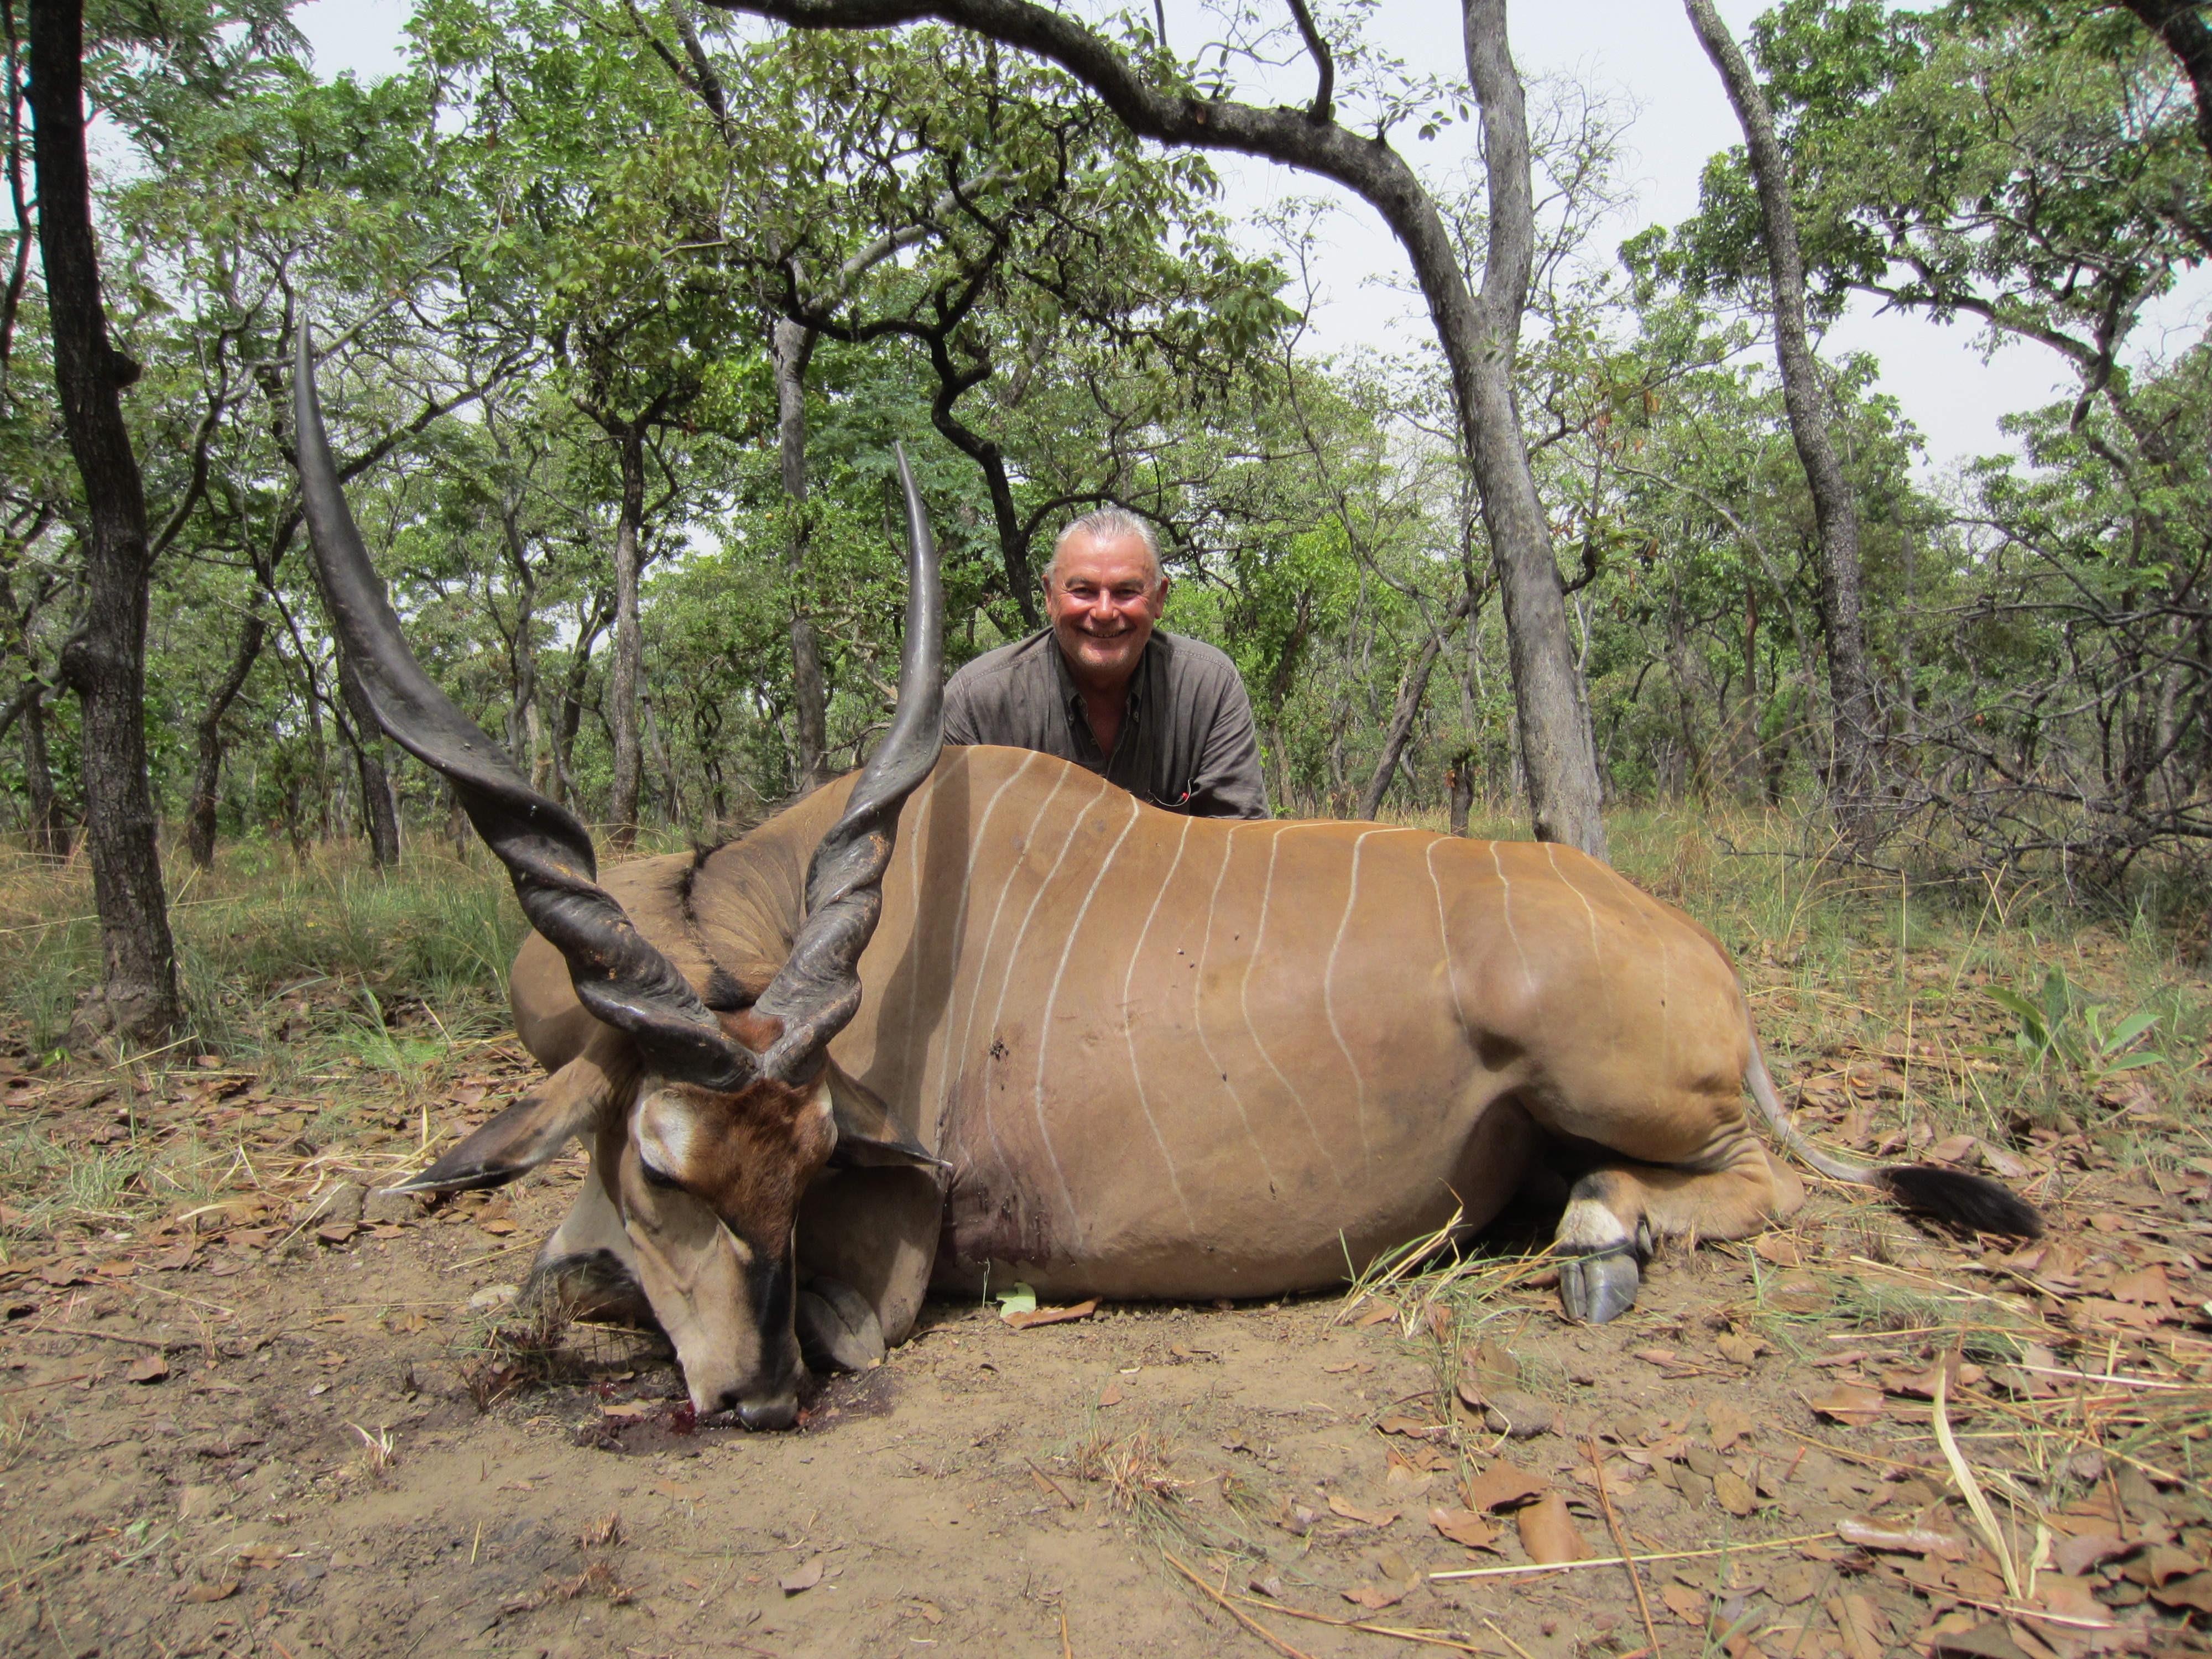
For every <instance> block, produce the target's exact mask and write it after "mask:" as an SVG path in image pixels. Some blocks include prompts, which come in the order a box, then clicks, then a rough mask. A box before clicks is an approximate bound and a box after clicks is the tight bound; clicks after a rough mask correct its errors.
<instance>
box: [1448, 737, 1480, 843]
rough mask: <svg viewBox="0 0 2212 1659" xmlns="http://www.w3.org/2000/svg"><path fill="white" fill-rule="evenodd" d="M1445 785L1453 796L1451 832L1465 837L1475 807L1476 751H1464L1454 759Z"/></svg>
mask: <svg viewBox="0 0 2212 1659" xmlns="http://www.w3.org/2000/svg"><path fill="white" fill-rule="evenodd" d="M1444 784H1445V787H1446V788H1447V789H1448V790H1449V792H1450V795H1451V832H1452V834H1454V835H1455V836H1462V837H1464V836H1466V834H1467V815H1468V811H1469V810H1470V809H1471V808H1472V807H1473V806H1474V750H1472V749H1462V750H1460V751H1459V753H1458V754H1456V755H1455V756H1453V757H1452V763H1451V770H1450V771H1449V772H1448V773H1446V774H1445V775H1444Z"/></svg>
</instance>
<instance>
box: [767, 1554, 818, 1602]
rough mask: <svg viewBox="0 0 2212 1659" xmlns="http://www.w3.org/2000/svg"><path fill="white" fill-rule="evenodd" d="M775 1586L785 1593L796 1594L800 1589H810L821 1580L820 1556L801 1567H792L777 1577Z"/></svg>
mask: <svg viewBox="0 0 2212 1659" xmlns="http://www.w3.org/2000/svg"><path fill="white" fill-rule="evenodd" d="M775 1582H776V1587H777V1588H778V1589H781V1590H782V1592H783V1593H784V1594H785V1595H798V1594H799V1592H800V1591H801V1590H811V1589H813V1588H814V1587H815V1586H816V1585H817V1584H818V1583H821V1582H822V1558H821V1557H820V1556H818V1555H817V1556H816V1557H814V1558H813V1559H811V1560H810V1561H809V1562H807V1563H806V1565H805V1566H803V1567H793V1569H792V1570H791V1571H789V1572H787V1573H786V1574H784V1575H783V1577H781V1578H779V1579H777V1580H776V1581H775Z"/></svg>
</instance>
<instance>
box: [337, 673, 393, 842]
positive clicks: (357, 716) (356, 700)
mask: <svg viewBox="0 0 2212 1659" xmlns="http://www.w3.org/2000/svg"><path fill="white" fill-rule="evenodd" d="M337 658H338V693H339V695H340V696H343V698H344V699H345V712H346V721H347V726H348V727H349V729H348V730H347V731H346V732H345V734H344V735H345V739H346V741H347V743H348V744H350V745H351V746H352V748H353V758H354V769H355V770H356V772H357V773H359V775H360V777H361V821H362V829H366V830H367V831H368V854H369V857H370V859H371V860H373V861H374V863H375V865H376V867H377V868H378V869H379V870H395V869H397V868H398V866H399V814H398V810H397V809H396V808H395V807H394V806H393V805H392V780H391V777H390V775H388V774H387V773H386V770H385V766H384V735H383V734H384V727H383V726H380V725H379V724H378V722H377V719H376V710H375V709H374V708H372V707H370V705H369V701H368V691H367V690H365V689H364V688H363V687H362V683H361V677H360V676H359V675H357V674H356V673H355V672H354V666H353V659H351V658H350V657H349V656H347V655H346V653H344V651H343V649H341V650H340V651H339V652H338V653H337Z"/></svg>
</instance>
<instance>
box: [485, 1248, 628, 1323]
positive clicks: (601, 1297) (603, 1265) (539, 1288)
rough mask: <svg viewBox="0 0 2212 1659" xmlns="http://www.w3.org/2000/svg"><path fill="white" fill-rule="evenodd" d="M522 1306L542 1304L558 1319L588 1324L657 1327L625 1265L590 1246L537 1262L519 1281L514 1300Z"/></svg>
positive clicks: (610, 1253)
mask: <svg viewBox="0 0 2212 1659" xmlns="http://www.w3.org/2000/svg"><path fill="white" fill-rule="evenodd" d="M515 1300H516V1303H517V1305H519V1306H522V1307H543V1308H545V1309H548V1310H551V1311H552V1312H553V1313H554V1314H555V1315H556V1316H557V1317H560V1318H563V1319H574V1320H578V1321H580V1322H585V1323H589V1324H603V1325H631V1326H635V1327H637V1328H640V1329H641V1330H652V1329H653V1328H655V1325H656V1322H655V1321H654V1319H653V1304H651V1303H650V1302H647V1300H646V1299H645V1291H643V1289H642V1288H641V1287H640V1285H638V1282H637V1280H636V1279H635V1277H634V1276H633V1275H632V1274H631V1273H630V1271H629V1267H626V1266H625V1265H624V1264H623V1261H622V1260H621V1259H620V1258H619V1257H617V1255H615V1253H614V1252H613V1251H612V1250H592V1251H588V1252H586V1253H585V1254H582V1255H568V1256H562V1257H559V1258H557V1259H556V1260H555V1261H547V1262H541V1263H540V1264H539V1265H538V1266H537V1267H532V1269H531V1271H530V1277H529V1278H528V1279H525V1280H524V1281H523V1285H522V1294H521V1295H520V1296H519V1297H516V1298H515Z"/></svg>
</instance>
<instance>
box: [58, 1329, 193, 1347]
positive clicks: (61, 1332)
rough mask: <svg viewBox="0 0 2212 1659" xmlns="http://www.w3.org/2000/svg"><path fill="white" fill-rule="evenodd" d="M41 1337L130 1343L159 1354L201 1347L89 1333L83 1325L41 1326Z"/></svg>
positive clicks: (112, 1333)
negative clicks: (75, 1337)
mask: <svg viewBox="0 0 2212 1659" xmlns="http://www.w3.org/2000/svg"><path fill="white" fill-rule="evenodd" d="M34 1334H37V1335H40V1336H93V1337H98V1338H99V1339H100V1340H102V1341H104V1342H128V1343H130V1344H131V1346H133V1347H137V1348H151V1349H153V1350H154V1351H155V1352H157V1353H173V1352H180V1351H181V1350H183V1349H185V1348H197V1347H198V1346H200V1345H199V1344H198V1343H197V1342H195V1341H192V1340H190V1339H189V1338H187V1339H185V1340H181V1341H175V1342H164V1341H162V1340H161V1339H160V1338H158V1337H152V1336H131V1335H129V1334H126V1333H125V1332H122V1331H89V1330H87V1329H85V1328H83V1327H82V1325H41V1326H39V1327H37V1328H36V1330H35V1332H34Z"/></svg>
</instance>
